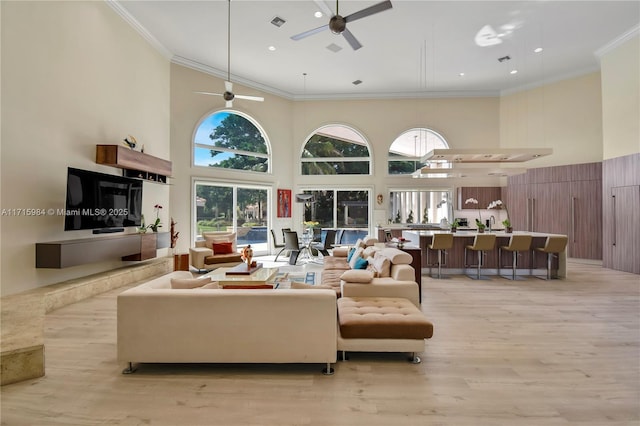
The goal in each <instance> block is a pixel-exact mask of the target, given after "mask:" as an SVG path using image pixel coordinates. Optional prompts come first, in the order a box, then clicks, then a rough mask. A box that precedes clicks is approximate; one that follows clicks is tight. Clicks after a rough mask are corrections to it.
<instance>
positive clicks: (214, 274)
mask: <svg viewBox="0 0 640 426" xmlns="http://www.w3.org/2000/svg"><path fill="white" fill-rule="evenodd" d="M231 269H233V268H218V269H215V270H213V271H211V272H209V273H207V274H205V275H204V276H205V277H210V278H211V281H217V282H218V284H219V285H220V286H221V287H224V286H225V285H245V286H253V285H255V286H258V285H264V284H267V283H268V282H269V281H273V279H274V278H275V276H276V275H277V273H278V268H260V269H258V270H256V271H255V272H254V273H253V274H250V275H227V274H226V273H227V272H228V271H230V270H231Z"/></svg>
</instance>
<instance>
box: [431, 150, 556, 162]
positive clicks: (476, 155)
mask: <svg viewBox="0 0 640 426" xmlns="http://www.w3.org/2000/svg"><path fill="white" fill-rule="evenodd" d="M551 154H553V149H552V148H487V149H434V150H431V151H429V152H428V153H427V154H426V155H424V156H423V157H422V158H421V160H420V161H421V162H423V163H426V162H429V161H449V162H452V163H521V162H524V161H529V160H535V159H536V158H540V157H544V156H547V155H551Z"/></svg>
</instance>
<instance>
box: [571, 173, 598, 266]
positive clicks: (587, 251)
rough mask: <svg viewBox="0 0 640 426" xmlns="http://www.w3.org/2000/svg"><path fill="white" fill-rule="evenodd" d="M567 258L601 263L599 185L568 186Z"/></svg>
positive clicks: (591, 182)
mask: <svg viewBox="0 0 640 426" xmlns="http://www.w3.org/2000/svg"><path fill="white" fill-rule="evenodd" d="M568 202H569V209H570V212H569V231H568V233H567V234H568V236H569V247H568V249H567V251H568V256H569V257H574V258H579V259H602V181H600V180H583V181H576V182H571V197H570V198H569V200H568Z"/></svg>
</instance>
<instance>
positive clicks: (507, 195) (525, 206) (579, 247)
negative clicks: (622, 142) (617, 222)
mask: <svg viewBox="0 0 640 426" xmlns="http://www.w3.org/2000/svg"><path fill="white" fill-rule="evenodd" d="M601 179H602V163H587V164H575V165H568V166H554V167H543V168H538V169H530V170H528V171H527V173H526V174H525V175H524V176H523V175H519V176H514V177H510V178H508V185H507V188H506V189H505V191H504V198H503V202H505V203H506V204H507V207H508V209H509V219H510V220H511V223H512V225H513V227H514V229H516V230H522V231H531V232H543V233H550V234H566V235H567V236H568V237H569V243H568V247H567V254H568V256H569V257H574V258H581V259H602V208H601V206H602V180H601Z"/></svg>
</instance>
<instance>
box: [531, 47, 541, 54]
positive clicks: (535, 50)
mask: <svg viewBox="0 0 640 426" xmlns="http://www.w3.org/2000/svg"><path fill="white" fill-rule="evenodd" d="M542 50H543V49H542V47H536V48H535V49H534V50H533V51H534V52H535V53H540V52H542Z"/></svg>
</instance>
